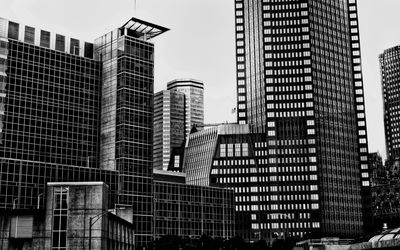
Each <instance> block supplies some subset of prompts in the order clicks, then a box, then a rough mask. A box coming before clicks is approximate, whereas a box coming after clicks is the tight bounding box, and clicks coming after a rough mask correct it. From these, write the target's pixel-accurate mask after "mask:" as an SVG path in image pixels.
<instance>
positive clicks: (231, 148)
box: [228, 144, 233, 157]
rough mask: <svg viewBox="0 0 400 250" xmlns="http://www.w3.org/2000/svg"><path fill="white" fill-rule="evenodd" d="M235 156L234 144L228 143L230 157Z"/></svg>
mask: <svg viewBox="0 0 400 250" xmlns="http://www.w3.org/2000/svg"><path fill="white" fill-rule="evenodd" d="M232 156H233V144H228V157H232Z"/></svg>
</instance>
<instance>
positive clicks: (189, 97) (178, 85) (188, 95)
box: [167, 78, 204, 138]
mask: <svg viewBox="0 0 400 250" xmlns="http://www.w3.org/2000/svg"><path fill="white" fill-rule="evenodd" d="M167 90H171V91H178V92H182V93H184V94H185V120H186V121H185V122H186V125H185V126H186V134H185V138H187V137H188V135H189V133H190V130H191V129H192V127H193V126H195V127H197V129H198V130H200V129H202V128H203V126H204V84H203V82H201V81H199V80H195V79H186V78H185V79H175V80H172V81H170V82H168V83H167Z"/></svg>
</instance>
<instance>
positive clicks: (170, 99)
mask: <svg viewBox="0 0 400 250" xmlns="http://www.w3.org/2000/svg"><path fill="white" fill-rule="evenodd" d="M185 124H186V123H185V94H184V93H182V92H179V91H170V90H162V91H160V92H158V93H156V94H155V95H154V157H153V162H154V166H153V167H154V169H158V170H167V169H168V166H169V164H170V160H171V155H172V152H173V151H174V150H175V149H178V148H181V147H183V146H184V143H185V133H186V127H185ZM172 161H173V162H171V164H174V165H175V159H172ZM176 164H177V165H178V168H179V165H180V157H179V155H177V162H176Z"/></svg>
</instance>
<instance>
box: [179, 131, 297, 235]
mask: <svg viewBox="0 0 400 250" xmlns="http://www.w3.org/2000/svg"><path fill="white" fill-rule="evenodd" d="M264 137H265V136H264V135H263V134H256V133H251V131H250V126H249V125H247V124H244V125H238V124H223V125H217V126H214V127H211V128H208V129H204V130H202V131H199V132H196V133H192V134H190V136H189V139H188V142H187V143H186V148H185V158H184V159H185V161H184V172H185V173H186V182H187V183H188V184H189V185H197V186H217V187H222V188H229V189H233V191H234V193H235V195H234V196H235V232H236V235H239V236H241V237H242V238H243V239H245V240H246V241H257V240H260V239H272V237H273V235H274V233H278V234H279V235H284V234H286V236H289V235H288V232H289V231H288V230H287V229H283V228H279V227H278V223H279V222H283V220H284V219H285V218H284V217H285V216H294V214H293V213H290V214H289V213H288V214H282V213H280V210H279V207H277V206H276V205H270V204H271V203H270V201H274V200H277V199H278V198H277V197H278V196H277V195H273V196H271V197H270V196H268V194H269V193H268V192H269V191H270V189H269V188H270V187H269V182H270V181H274V182H276V181H277V180H278V179H279V180H280V178H278V177H275V179H268V176H267V173H268V172H269V171H277V170H276V169H275V170H274V169H272V168H271V169H269V168H268V162H266V161H265V160H264V159H263V155H264V154H265V151H266V144H265V142H264V140H263V138H264ZM273 190H278V187H277V186H276V185H275V186H273V187H271V191H273ZM296 197H297V198H299V197H300V196H299V195H296ZM299 203H300V202H299ZM299 206H300V205H299V204H296V206H295V207H296V208H297V209H298V208H299ZM270 218H276V219H277V223H268V220H269V219H270ZM304 219H305V218H300V217H299V218H297V223H299V224H303V223H304V221H305V220H304ZM292 233H293V235H294V234H295V233H298V234H299V236H300V234H302V231H300V230H298V231H296V232H292Z"/></svg>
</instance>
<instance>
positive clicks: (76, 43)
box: [69, 38, 79, 55]
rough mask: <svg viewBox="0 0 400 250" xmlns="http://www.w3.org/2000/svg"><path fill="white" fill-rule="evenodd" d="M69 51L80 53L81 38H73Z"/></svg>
mask: <svg viewBox="0 0 400 250" xmlns="http://www.w3.org/2000/svg"><path fill="white" fill-rule="evenodd" d="M69 53H71V54H73V55H79V40H77V39H74V38H71V44H70V48H69Z"/></svg>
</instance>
